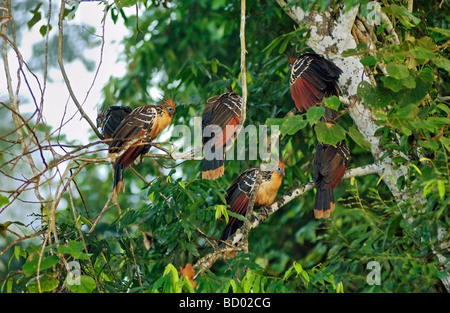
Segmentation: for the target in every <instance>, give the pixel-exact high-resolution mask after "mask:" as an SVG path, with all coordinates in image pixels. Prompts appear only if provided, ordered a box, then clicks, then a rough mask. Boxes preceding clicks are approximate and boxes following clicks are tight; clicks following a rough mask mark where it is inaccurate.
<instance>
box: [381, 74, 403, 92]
mask: <svg viewBox="0 0 450 313" xmlns="http://www.w3.org/2000/svg"><path fill="white" fill-rule="evenodd" d="M381 81H382V82H383V85H384V87H386V88H389V89H391V90H392V91H394V92H398V91H400V90H401V89H402V87H403V83H402V81H401V80H398V79H395V78H394V77H392V76H382V77H381Z"/></svg>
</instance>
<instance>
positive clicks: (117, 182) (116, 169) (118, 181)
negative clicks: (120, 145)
mask: <svg viewBox="0 0 450 313" xmlns="http://www.w3.org/2000/svg"><path fill="white" fill-rule="evenodd" d="M124 173H125V167H124V165H123V164H117V162H116V163H114V166H113V198H114V199H117V195H118V194H119V192H120V187H122V191H124V192H125V179H124Z"/></svg>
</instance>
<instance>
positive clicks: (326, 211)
mask: <svg viewBox="0 0 450 313" xmlns="http://www.w3.org/2000/svg"><path fill="white" fill-rule="evenodd" d="M334 206H335V203H334V194H333V189H331V188H328V189H320V188H317V192H316V199H315V202H314V217H315V218H316V219H321V218H329V217H330V214H331V212H333V211H334Z"/></svg>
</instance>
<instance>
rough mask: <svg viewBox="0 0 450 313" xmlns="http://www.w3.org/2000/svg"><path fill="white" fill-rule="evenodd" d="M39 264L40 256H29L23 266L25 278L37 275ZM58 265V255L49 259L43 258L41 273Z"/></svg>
mask: <svg viewBox="0 0 450 313" xmlns="http://www.w3.org/2000/svg"><path fill="white" fill-rule="evenodd" d="M38 262H39V254H38V253H33V254H31V255H30V256H28V259H27V260H26V262H25V263H24V264H23V266H22V270H23V273H24V274H25V276H27V277H30V276H31V275H33V274H35V273H36V272H37V268H38ZM56 263H58V257H57V256H56V255H50V256H47V257H45V256H44V257H42V260H41V264H40V268H39V269H40V271H41V272H42V271H43V270H46V269H48V268H50V267H52V266H53V265H55V264H56Z"/></svg>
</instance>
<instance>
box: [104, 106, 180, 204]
mask: <svg viewBox="0 0 450 313" xmlns="http://www.w3.org/2000/svg"><path fill="white" fill-rule="evenodd" d="M174 113H175V101H174V100H173V99H167V98H166V99H164V101H163V102H162V104H161V105H158V106H155V105H144V106H141V107H138V108H136V109H134V110H133V111H132V112H131V113H130V114H128V115H127V116H126V117H125V118H124V119H123V120H122V122H121V123H120V125H119V126H118V127H117V129H116V130H115V131H114V133H113V134H112V138H113V141H112V142H111V144H110V145H109V150H108V152H109V153H110V154H112V153H119V152H122V150H123V149H125V148H126V151H125V152H123V153H122V154H121V155H120V156H119V157H118V158H117V159H116V160H115V162H114V164H113V172H114V182H113V196H114V197H115V198H116V197H117V195H118V193H119V191H120V187H121V184H122V189H123V190H124V189H125V184H124V172H125V169H126V168H127V167H128V166H129V165H130V164H132V163H133V161H134V160H136V158H137V157H139V155H141V154H143V153H146V152H147V151H148V149H149V148H150V146H149V145H148V144H145V143H146V142H149V141H151V140H154V139H155V138H156V137H157V136H158V135H159V134H160V133H161V131H162V130H164V128H166V127H167V125H169V124H170V122H171V120H172V116H173V114H174ZM130 141H133V144H131V146H130V144H129V142H130Z"/></svg>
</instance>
